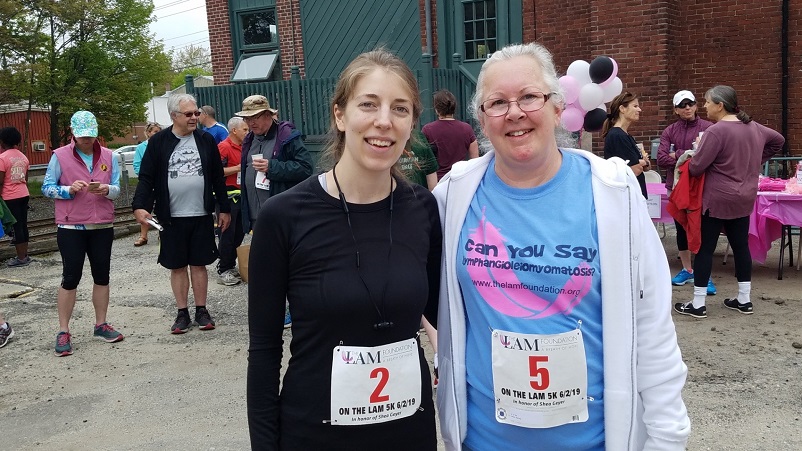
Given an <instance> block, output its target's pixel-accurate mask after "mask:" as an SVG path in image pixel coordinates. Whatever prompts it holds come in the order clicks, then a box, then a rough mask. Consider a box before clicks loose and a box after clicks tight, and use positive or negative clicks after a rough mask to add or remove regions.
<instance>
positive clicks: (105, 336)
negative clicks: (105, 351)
mask: <svg viewBox="0 0 802 451" xmlns="http://www.w3.org/2000/svg"><path fill="white" fill-rule="evenodd" d="M93 336H94V337H95V338H99V339H101V340H103V341H105V342H106V343H117V342H118V341H123V338H125V337H123V334H121V333H119V332H117V331H116V330H114V328H113V327H111V326H110V325H109V323H103V324H99V325H97V326H95V333H94V334H93Z"/></svg>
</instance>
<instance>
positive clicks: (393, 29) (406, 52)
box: [301, 0, 422, 78]
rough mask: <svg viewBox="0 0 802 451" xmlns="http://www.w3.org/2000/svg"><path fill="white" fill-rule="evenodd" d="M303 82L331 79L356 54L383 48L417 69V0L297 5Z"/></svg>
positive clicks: (317, 0)
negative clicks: (299, 6) (302, 47)
mask: <svg viewBox="0 0 802 451" xmlns="http://www.w3.org/2000/svg"><path fill="white" fill-rule="evenodd" d="M301 29H302V31H303V43H304V62H305V66H306V78H325V77H336V76H338V75H339V74H340V72H342V70H343V69H344V68H345V66H346V65H348V63H349V62H350V61H351V60H352V59H353V58H354V57H355V56H357V55H358V54H360V53H362V52H364V51H367V50H371V49H373V48H375V47H376V46H380V45H383V46H385V47H387V48H389V49H390V50H392V51H393V52H395V53H396V54H397V55H398V56H399V57H401V58H402V59H403V60H404V61H406V63H407V64H408V65H409V66H410V68H411V69H412V70H417V69H420V68H421V42H422V41H421V36H420V34H421V31H420V30H421V27H420V15H419V11H418V1H417V0H373V1H370V2H365V1H361V0H339V1H336V2H333V1H331V0H304V1H303V2H301Z"/></svg>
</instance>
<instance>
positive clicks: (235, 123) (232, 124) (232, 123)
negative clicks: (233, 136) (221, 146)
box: [228, 116, 245, 130]
mask: <svg viewBox="0 0 802 451" xmlns="http://www.w3.org/2000/svg"><path fill="white" fill-rule="evenodd" d="M243 122H245V119H243V118H241V117H239V116H234V117H232V118H231V119H229V120H228V129H229V130H234V129H235V128H240V126H241V125H242V123H243Z"/></svg>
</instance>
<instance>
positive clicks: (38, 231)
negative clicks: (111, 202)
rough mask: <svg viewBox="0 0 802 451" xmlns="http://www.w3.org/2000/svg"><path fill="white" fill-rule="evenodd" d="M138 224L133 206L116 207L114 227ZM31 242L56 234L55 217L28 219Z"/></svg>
mask: <svg viewBox="0 0 802 451" xmlns="http://www.w3.org/2000/svg"><path fill="white" fill-rule="evenodd" d="M133 224H136V219H134V214H133V212H132V211H131V207H116V208H115V209H114V227H128V226H129V225H133ZM28 232H29V234H30V237H29V242H31V243H33V242H37V241H44V240H48V239H51V238H54V237H55V236H56V233H57V230H56V223H55V218H45V219H35V220H33V221H28Z"/></svg>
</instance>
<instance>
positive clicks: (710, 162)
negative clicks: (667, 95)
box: [674, 85, 785, 318]
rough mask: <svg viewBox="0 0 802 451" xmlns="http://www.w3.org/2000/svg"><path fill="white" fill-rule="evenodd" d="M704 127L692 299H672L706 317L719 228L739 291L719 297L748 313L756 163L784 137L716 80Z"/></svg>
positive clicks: (694, 169) (696, 168) (693, 166)
mask: <svg viewBox="0 0 802 451" xmlns="http://www.w3.org/2000/svg"><path fill="white" fill-rule="evenodd" d="M705 109H706V110H707V116H708V117H709V118H710V119H711V120H713V121H714V122H716V123H715V124H713V125H712V126H710V128H708V129H707V130H706V131H705V132H704V135H703V136H702V140H701V142H700V143H699V149H698V150H697V152H696V155H694V157H693V159H692V160H691V163H690V166H689V169H688V171H689V173H690V175H691V176H692V177H700V176H702V175H704V176H705V181H704V188H703V191H702V224H701V228H702V230H701V238H702V245H701V248H700V249H699V253H698V254H696V259H695V260H694V264H693V272H694V275H695V277H694V287H693V300H692V301H690V302H680V303H677V304H674V310H675V311H676V312H677V313H680V314H682V315H689V316H693V317H695V318H706V317H707V307H706V306H705V296H706V294H707V280H708V279H709V278H710V272H711V270H712V266H713V251H715V249H716V244H717V243H718V237H719V233H720V232H721V230H722V229H724V233H725V234H726V235H727V240H728V241H729V242H730V247H731V248H732V252H733V257H734V260H735V277H736V278H737V279H738V294H737V295H736V296H733V297H732V298H727V299H724V307H726V308H729V309H732V310H736V311H738V312H740V313H743V314H746V315H751V314H752V302H751V300H750V299H749V296H750V293H751V290H752V255H751V254H750V252H749V215H750V214H752V209H753V208H754V205H755V197H756V196H757V179H758V176H759V174H760V167H761V166H762V164H763V163H764V162H766V161H768V159H769V158H771V156H772V155H774V154H775V153H776V152H778V151H779V150H780V149H781V148H782V146H783V144H784V143H785V139H784V138H783V137H782V135H780V134H779V133H777V132H776V131H774V130H772V129H770V128H767V127H764V126H762V125H760V124H758V123H756V122H753V121H752V119H751V118H750V117H749V115H748V114H746V113H745V112H744V111H741V109H740V108H739V107H738V98H737V96H736V93H735V89H733V88H732V87H730V86H724V85H719V86H715V87H713V88H711V89H710V90H708V91H707V93H705Z"/></svg>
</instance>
